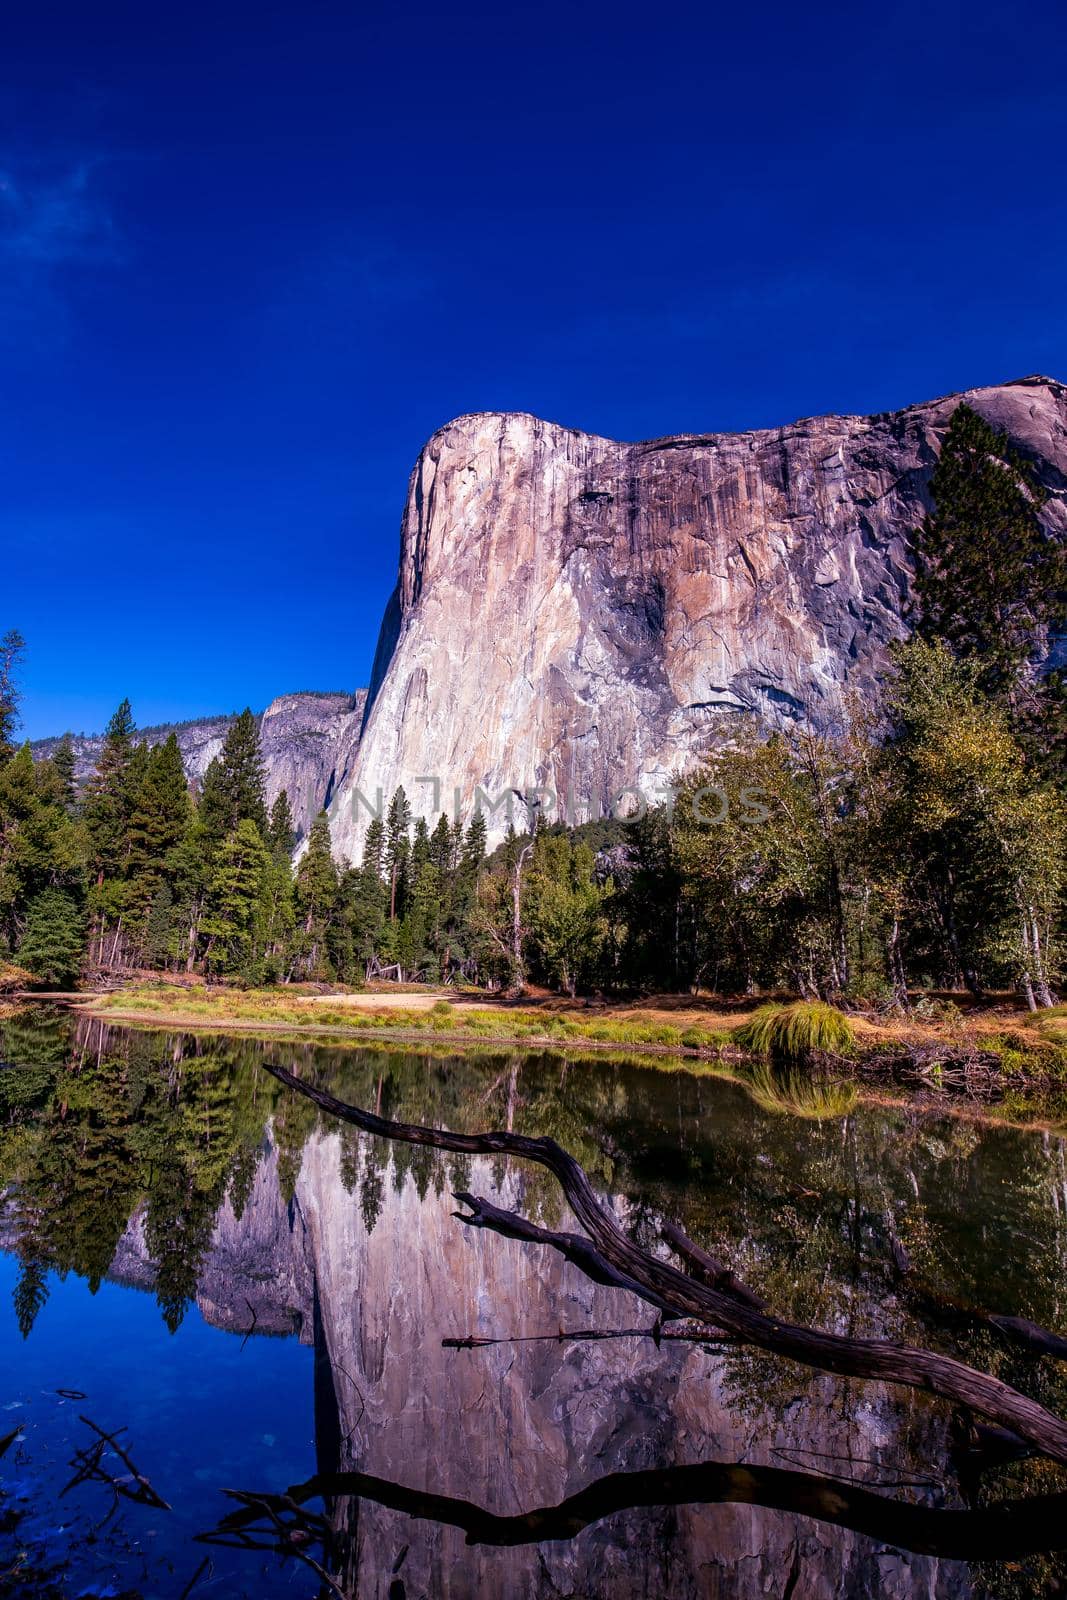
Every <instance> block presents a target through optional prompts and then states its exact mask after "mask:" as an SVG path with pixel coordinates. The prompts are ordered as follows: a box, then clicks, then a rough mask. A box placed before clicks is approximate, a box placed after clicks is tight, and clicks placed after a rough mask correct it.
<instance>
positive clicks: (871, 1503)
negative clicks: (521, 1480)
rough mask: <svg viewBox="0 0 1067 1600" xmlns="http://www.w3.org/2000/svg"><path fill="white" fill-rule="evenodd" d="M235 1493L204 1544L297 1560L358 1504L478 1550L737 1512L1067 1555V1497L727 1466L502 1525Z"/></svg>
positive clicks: (1004, 1553)
mask: <svg viewBox="0 0 1067 1600" xmlns="http://www.w3.org/2000/svg"><path fill="white" fill-rule="evenodd" d="M226 1492H227V1493H228V1494H229V1495H230V1496H231V1498H233V1499H235V1500H238V1501H240V1502H241V1509H240V1510H238V1511H234V1512H232V1513H231V1514H230V1515H229V1516H227V1517H224V1518H223V1519H222V1521H221V1522H220V1523H219V1525H218V1527H217V1528H215V1529H213V1530H212V1532H211V1533H205V1534H200V1535H199V1538H200V1539H201V1541H202V1542H204V1543H206V1544H224V1545H234V1544H236V1545H240V1546H244V1547H247V1546H248V1544H250V1543H251V1542H252V1533H253V1530H254V1529H255V1527H256V1525H257V1524H262V1522H263V1521H264V1519H267V1520H268V1521H269V1523H270V1525H271V1528H272V1530H273V1531H274V1533H275V1535H276V1537H278V1538H279V1540H280V1541H281V1542H280V1544H279V1546H278V1547H279V1548H284V1549H286V1550H291V1549H292V1548H293V1541H294V1536H295V1537H296V1538H300V1537H306V1538H309V1539H310V1538H314V1537H315V1536H316V1535H318V1536H319V1537H321V1530H322V1526H323V1522H322V1518H321V1517H318V1516H316V1515H315V1514H314V1513H309V1512H304V1511H303V1510H302V1506H303V1505H304V1503H305V1502H306V1501H309V1500H313V1499H318V1498H320V1497H321V1498H323V1499H326V1500H336V1499H338V1498H340V1497H342V1496H345V1495H352V1496H355V1497H358V1498H360V1499H364V1500H373V1501H375V1502H376V1503H377V1504H378V1505H382V1506H386V1507H388V1508H389V1509H390V1510H392V1511H400V1512H403V1513H405V1514H406V1515H407V1516H411V1517H420V1518H423V1519H426V1520H428V1521H432V1522H440V1523H445V1524H447V1525H448V1526H450V1527H454V1528H460V1529H462V1530H463V1532H464V1533H465V1534H466V1536H467V1543H468V1544H471V1545H497V1546H515V1545H525V1544H542V1543H547V1542H549V1541H556V1540H567V1539H573V1538H575V1537H576V1536H577V1535H578V1534H579V1533H581V1532H582V1531H583V1529H585V1528H588V1527H589V1526H590V1524H591V1523H594V1522H599V1521H601V1520H602V1519H603V1518H605V1517H610V1516H614V1515H615V1514H616V1513H618V1512H621V1511H630V1510H634V1509H649V1508H653V1507H659V1506H683V1505H725V1504H734V1505H750V1506H763V1507H766V1508H767V1509H769V1510H774V1511H788V1512H792V1513H793V1514H794V1515H798V1516H805V1517H812V1518H814V1519H815V1520H816V1521H818V1522H824V1523H830V1524H832V1525H833V1526H834V1527H838V1528H848V1529H851V1530H852V1531H853V1532H854V1533H860V1534H865V1535H866V1536H867V1537H868V1538H870V1539H878V1540H881V1541H884V1542H885V1543H887V1544H891V1545H894V1546H895V1547H896V1548H897V1549H898V1550H908V1551H911V1552H913V1553H914V1554H916V1555H925V1556H936V1557H939V1558H940V1559H942V1560H948V1561H1014V1560H1019V1559H1021V1558H1022V1557H1024V1556H1028V1555H1035V1554H1038V1553H1041V1552H1046V1551H1049V1550H1062V1549H1067V1517H1065V1513H1067V1494H1052V1495H1040V1496H1037V1497H1035V1498H1033V1499H1030V1500H1009V1501H1004V1502H1001V1503H1000V1504H997V1505H990V1506H983V1507H981V1508H980V1509H978V1510H973V1511H970V1510H967V1511H943V1510H939V1509H937V1508H936V1507H932V1506H923V1505H912V1504H910V1503H909V1502H906V1501H901V1500H893V1499H890V1498H889V1497H888V1496H886V1495H881V1494H876V1493H875V1492H874V1490H872V1489H867V1488H864V1487H863V1486H862V1485H860V1484H855V1483H848V1482H844V1481H842V1480H841V1479H840V1478H829V1477H822V1476H820V1475H818V1474H816V1473H810V1472H801V1471H797V1470H794V1469H791V1468H785V1467H754V1466H747V1465H743V1464H741V1463H735V1462H721V1461H702V1462H698V1463H697V1464H695V1465H693V1466H683V1467H663V1468H660V1469H652V1470H648V1471H644V1472H614V1473H610V1474H609V1475H608V1476H606V1477H603V1478H599V1479H597V1481H596V1482H595V1483H591V1484H589V1485H588V1486H587V1487H586V1488H584V1489H580V1490H579V1491H578V1493H577V1494H573V1495H569V1496H568V1497H567V1499H565V1500H562V1501H560V1502H559V1504H558V1505H554V1506H539V1507H538V1508H537V1509H535V1510H533V1511H525V1512H520V1513H519V1514H517V1515H514V1516H497V1515H496V1514H495V1513H493V1512H491V1511H486V1510H484V1509H483V1507H481V1506H479V1505H475V1504H474V1503H473V1502H472V1501H469V1500H459V1499H455V1498H453V1497H452V1496H450V1495H441V1494H432V1493H429V1492H426V1491H424V1490H422V1489H409V1488H408V1487H407V1486H406V1485H404V1484H400V1483H394V1482H392V1481H391V1480H389V1479H387V1478H376V1477H373V1476H372V1475H371V1474H369V1473H365V1472H330V1473H319V1474H317V1475H316V1476H315V1477H313V1478H310V1479H309V1480H308V1481H307V1482H306V1483H303V1484H299V1485H297V1486H295V1487H293V1488H291V1489H289V1490H288V1491H287V1492H286V1493H285V1494H283V1495H271V1494H256V1495H252V1494H246V1493H242V1492H237V1491H234V1490H227V1491H226ZM255 1548H259V1549H262V1548H264V1546H263V1545H256V1546H255ZM267 1548H270V1546H268V1547H267Z"/></svg>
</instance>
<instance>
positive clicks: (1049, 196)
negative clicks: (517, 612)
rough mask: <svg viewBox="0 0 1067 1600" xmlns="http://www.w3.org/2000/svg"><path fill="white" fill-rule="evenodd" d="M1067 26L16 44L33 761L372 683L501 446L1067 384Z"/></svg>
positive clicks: (475, 24)
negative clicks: (992, 388) (446, 534)
mask: <svg viewBox="0 0 1067 1600" xmlns="http://www.w3.org/2000/svg"><path fill="white" fill-rule="evenodd" d="M1065 82H1067V11H1065V9H1064V5H1063V0H1047V3H1045V0H1033V3H1028V0H1022V3H1020V4H1016V5H1014V6H1012V7H1006V6H1004V5H1002V4H999V3H998V4H991V3H989V0H968V3H945V0H925V3H922V4H919V3H904V4H892V3H888V0H886V3H881V4H879V3H874V4H866V5H864V4H859V5H857V4H856V3H855V0H850V3H849V4H844V3H834V0H830V3H823V4H819V5H816V6H806V5H799V4H795V3H794V4H788V5H787V4H782V3H780V0H764V3H763V4H762V5H738V4H730V5H726V6H724V5H716V4H714V3H708V0H703V3H699V4H689V3H686V0H681V3H675V4H674V5H671V6H662V7H658V8H657V7H654V6H652V7H650V6H648V5H642V6H640V7H637V6H630V5H628V4H625V3H616V4H613V5H611V6H608V5H604V4H597V3H594V4H583V3H581V0H571V3H570V4H568V5H566V6H563V5H557V4H554V3H549V4H542V5H537V6H532V5H531V6H521V7H520V6H515V5H512V6H508V5H507V4H506V3H505V4H497V5H492V6H490V5H482V4H466V5H464V4H460V5H459V6H457V7H452V6H440V7H437V8H434V9H432V10H431V9H426V10H423V9H422V8H419V7H416V6H412V5H405V4H403V3H400V4H392V5H378V4H369V5H356V4H341V3H335V0H304V3H302V4H297V3H296V0H290V3H288V4H284V5H282V4H272V3H270V0H266V3H263V0H258V3H256V4H254V5H252V4H249V5H243V4H237V3H234V0H213V3H211V4H206V3H203V0H182V3H180V4H179V3H178V0H161V3H156V4H151V3H146V0H135V3H125V0H96V3H94V4H87V3H86V0H73V3H69V4H64V3H53V0H36V3H35V4H33V5H20V6H9V7H8V8H6V11H5V18H4V39H3V46H2V57H0V115H2V137H0V344H2V349H0V384H2V401H0V403H2V417H0V422H2V426H0V541H2V551H0V553H2V566H0V581H2V584H3V589H2V591H0V592H2V599H3V604H2V606H0V629H3V628H6V627H10V626H17V627H19V628H21V630H22V631H23V633H24V634H25V635H26V637H27V641H28V645H29V655H28V661H27V666H26V673H25V686H26V691H27V692H26V701H25V708H24V709H25V731H26V732H27V733H28V734H30V735H32V736H37V735H39V734H43V733H46V732H58V731H62V729H64V728H65V727H72V728H74V729H75V730H81V729H84V730H86V731H88V730H89V729H90V728H94V727H99V726H100V725H101V724H102V723H103V721H104V720H105V719H106V717H107V716H108V714H109V713H110V711H111V710H112V709H113V707H114V705H115V703H116V702H117V701H118V700H119V698H121V696H122V695H123V694H127V693H128V694H129V695H130V696H131V698H132V700H133V702H134V710H135V714H136V716H137V718H138V720H139V722H141V723H142V725H144V724H147V723H149V722H152V721H157V720H161V719H164V718H177V717H184V716H192V715H196V714H198V713H201V712H207V711H215V710H222V711H226V710H230V709H232V708H240V707H241V706H243V705H245V704H246V703H251V704H252V705H253V707H256V708H258V707H260V706H262V705H264V704H265V703H266V702H267V701H268V700H269V699H270V698H271V697H272V696H274V695H275V694H279V693H282V692H284V691H286V690H292V689H301V688H352V687H355V686H356V685H358V684H361V683H365V682H366V679H367V675H368V671H369V667H370V661H371V657H372V654H373V649H374V642H375V637H376V633H377V627H378V622H379V619H380V616H381V610H382V606H383V604H384V601H385V599H386V596H387V594H388V591H389V589H390V588H391V586H392V583H393V580H394V576H395V569H396V555H397V529H398V524H399V517H400V511H401V506H402V503H403V497H404V492H405V488H406V483H407V475H408V473H409V471H410V468H411V465H412V462H413V461H414V458H415V456H416V454H417V452H418V450H419V447H420V446H421V444H422V443H423V441H424V439H425V438H426V436H427V435H428V434H429V433H431V432H432V431H433V429H434V428H435V427H437V426H439V425H440V424H441V423H443V422H445V421H447V420H448V418H449V417H451V416H454V415H456V414H458V413H460V412H465V411H476V410H491V409H508V408H510V409H517V410H524V411H532V412H535V413H538V414H539V415H542V416H546V417H550V418H552V419H554V420H556V421H559V422H563V423H566V424H569V425H572V426H575V427H580V428H587V429H590V430H592V431H595V432H599V433H604V434H608V435H612V436H615V437H620V438H643V437H648V436H652V435H658V434H665V433H671V432H679V431H689V430H711V429H731V428H745V427H751V426H760V425H768V424H776V423H780V422H786V421H790V420H792V419H794V418H796V417H798V416H804V415H810V414H813V413H817V412H820V411H850V412H871V411H881V410H887V409H890V408H893V407H896V406H898V405H903V404H906V403H908V402H909V401H913V400H919V399H925V398H928V397H930V396H932V395H936V394H940V393H945V392H948V391H951V390H956V389H962V388H966V387H968V386H971V385H975V384H981V383H991V382H997V381H1000V380H1003V379H1006V378H1010V377H1017V376H1021V375H1023V374H1025V373H1029V372H1046V373H1050V374H1052V375H1054V376H1059V377H1061V378H1064V377H1067V296H1065V284H1067V214H1065V201H1064V152H1065V151H1067V97H1065V94H1064V83H1065Z"/></svg>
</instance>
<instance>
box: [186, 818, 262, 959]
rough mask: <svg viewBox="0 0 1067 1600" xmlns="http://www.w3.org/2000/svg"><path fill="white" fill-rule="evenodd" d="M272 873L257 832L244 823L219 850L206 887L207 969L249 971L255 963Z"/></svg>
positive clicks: (248, 822) (203, 925)
mask: <svg viewBox="0 0 1067 1600" xmlns="http://www.w3.org/2000/svg"><path fill="white" fill-rule="evenodd" d="M269 868H270V856H269V854H268V852H267V847H266V845H265V844H264V843H263V839H262V837H261V835H260V832H259V829H258V828H257V827H256V824H255V823H254V822H253V821H252V819H251V818H250V817H242V819H241V821H240V822H239V823H238V824H237V826H236V827H235V828H234V830H233V832H232V833H231V834H228V835H227V837H226V838H225V839H224V840H223V841H222V843H221V845H219V847H218V849H217V850H216V852H215V857H214V865H213V867H212V870H211V875H210V878H209V881H208V888H207V896H206V907H205V911H204V915H203V919H202V922H201V932H202V933H204V934H206V935H207V939H208V945H207V949H206V950H205V954H204V961H205V964H206V965H207V966H209V967H211V968H213V969H214V970H215V971H218V972H242V971H247V970H248V969H249V967H250V965H251V963H252V962H253V960H254V958H255V954H256V950H255V943H256V934H257V931H258V927H259V924H260V919H261V916H262V910H263V893H264V888H265V885H266V881H267V873H268V870H269Z"/></svg>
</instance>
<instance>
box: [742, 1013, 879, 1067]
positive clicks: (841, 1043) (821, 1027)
mask: <svg viewBox="0 0 1067 1600" xmlns="http://www.w3.org/2000/svg"><path fill="white" fill-rule="evenodd" d="M855 1038H856V1035H855V1032H854V1030H853V1027H852V1024H851V1022H849V1020H848V1018H847V1017H846V1016H844V1015H843V1013H842V1012H840V1011H838V1010H837V1008H836V1007H835V1006H829V1005H827V1004H826V1003H825V1001H822V1000H794V1001H792V1003H791V1004H789V1005H784V1006H781V1005H766V1006H760V1008H759V1010H758V1011H757V1012H755V1013H754V1015H753V1016H751V1017H750V1018H749V1020H748V1021H747V1022H743V1023H742V1024H741V1026H740V1027H739V1028H735V1029H734V1040H735V1042H736V1043H737V1044H739V1045H740V1046H741V1048H742V1050H750V1051H751V1052H752V1053H753V1055H759V1056H770V1058H771V1060H772V1061H780V1062H786V1063H792V1064H794V1065H795V1064H802V1063H804V1062H807V1061H809V1060H810V1058H811V1056H812V1055H813V1054H815V1053H816V1052H819V1051H833V1052H834V1054H836V1055H842V1054H844V1053H845V1052H846V1051H848V1050H850V1049H851V1048H852V1045H853V1044H854V1043H855Z"/></svg>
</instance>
